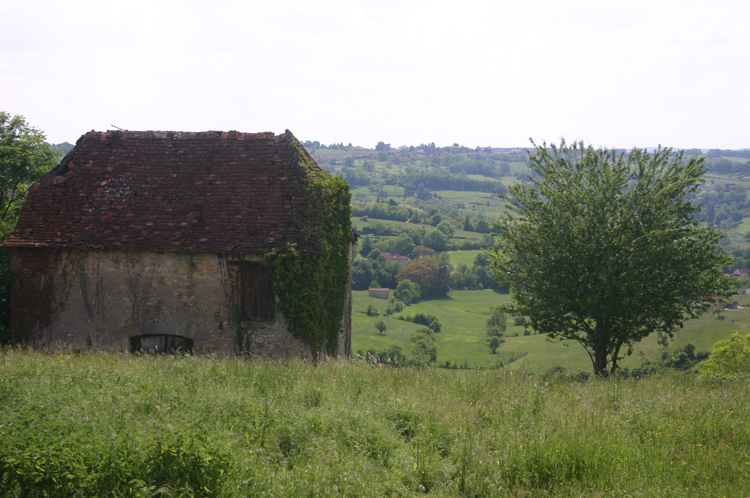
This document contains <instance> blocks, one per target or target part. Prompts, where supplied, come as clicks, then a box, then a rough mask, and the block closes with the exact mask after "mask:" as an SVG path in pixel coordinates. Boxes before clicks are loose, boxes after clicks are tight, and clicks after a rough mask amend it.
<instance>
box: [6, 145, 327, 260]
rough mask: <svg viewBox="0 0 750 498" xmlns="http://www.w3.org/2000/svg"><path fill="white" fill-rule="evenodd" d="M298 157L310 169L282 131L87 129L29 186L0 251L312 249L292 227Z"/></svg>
mask: <svg viewBox="0 0 750 498" xmlns="http://www.w3.org/2000/svg"><path fill="white" fill-rule="evenodd" d="M301 160H303V161H306V162H308V163H310V164H313V165H314V169H316V170H318V167H317V165H316V164H315V163H314V161H313V160H312V158H311V157H310V156H309V155H307V153H306V152H304V149H303V148H302V147H301V146H300V145H299V142H298V141H297V139H296V138H295V137H294V136H293V135H292V133H291V132H289V131H288V130H287V131H286V133H284V134H282V135H274V134H273V133H239V132H234V131H230V132H213V131H211V132H200V133H183V132H158V131H143V132H133V131H115V132H112V131H109V132H95V131H92V132H89V133H87V134H85V135H83V136H82V137H81V138H80V139H79V140H78V142H77V144H76V147H75V149H73V151H71V152H70V153H69V154H68V155H67V156H66V157H65V159H63V161H62V162H61V163H60V164H59V165H58V166H57V167H56V168H55V169H54V170H52V171H51V172H50V173H49V174H47V175H46V176H45V177H44V178H42V180H40V181H39V182H38V183H37V184H35V185H34V186H32V187H31V190H30V192H29V195H28V197H27V199H26V201H25V203H24V205H23V209H22V211H21V216H20V219H19V221H18V225H17V226H16V228H15V230H14V231H13V233H12V235H11V237H10V238H9V239H8V240H7V241H6V242H5V244H4V245H5V246H6V247H58V248H63V247H66V248H77V249H129V250H153V251H179V252H217V253H252V254H263V253H267V252H269V251H270V250H271V249H273V248H282V247H286V245H287V243H290V242H291V243H296V244H298V246H299V247H300V248H301V249H302V250H303V251H305V250H311V251H312V252H315V250H314V248H310V247H307V246H306V241H305V240H304V236H303V235H302V233H301V231H300V227H298V226H297V224H296V223H295V221H294V219H295V216H296V217H297V219H299V215H300V214H301V213H304V210H305V204H306V203H305V194H304V191H303V188H302V182H301V178H302V176H303V175H305V174H308V173H306V171H307V170H305V169H304V168H302V167H301V166H300V161H301ZM318 172H320V171H319V170H318ZM320 173H322V172H320ZM323 174H325V173H323ZM306 218H307V219H309V213H308V216H307V217H306Z"/></svg>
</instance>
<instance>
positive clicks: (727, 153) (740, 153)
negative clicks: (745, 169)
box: [708, 149, 750, 159]
mask: <svg viewBox="0 0 750 498" xmlns="http://www.w3.org/2000/svg"><path fill="white" fill-rule="evenodd" d="M708 157H709V159H714V158H721V157H744V158H746V159H750V149H742V150H730V149H709V150H708Z"/></svg>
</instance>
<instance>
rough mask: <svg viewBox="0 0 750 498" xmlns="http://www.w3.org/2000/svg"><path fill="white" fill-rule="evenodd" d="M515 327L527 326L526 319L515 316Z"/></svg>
mask: <svg viewBox="0 0 750 498" xmlns="http://www.w3.org/2000/svg"><path fill="white" fill-rule="evenodd" d="M513 325H515V326H516V327H523V326H524V325H526V318H524V317H522V316H514V317H513Z"/></svg>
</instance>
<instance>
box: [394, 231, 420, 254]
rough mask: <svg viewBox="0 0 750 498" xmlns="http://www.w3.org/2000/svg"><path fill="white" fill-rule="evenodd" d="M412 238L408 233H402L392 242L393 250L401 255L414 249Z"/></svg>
mask: <svg viewBox="0 0 750 498" xmlns="http://www.w3.org/2000/svg"><path fill="white" fill-rule="evenodd" d="M414 247H416V246H415V244H414V240H412V238H411V237H409V236H408V235H402V236H401V237H399V238H398V239H396V242H395V243H394V244H393V250H394V251H396V252H397V253H399V254H400V255H402V256H408V255H409V254H411V252H412V251H413V250H414Z"/></svg>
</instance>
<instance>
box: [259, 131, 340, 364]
mask: <svg viewBox="0 0 750 498" xmlns="http://www.w3.org/2000/svg"><path fill="white" fill-rule="evenodd" d="M291 146H292V147H293V148H295V150H296V152H297V156H298V158H299V159H298V160H299V166H300V168H301V169H302V171H303V174H302V176H301V180H302V187H303V189H304V191H305V199H306V202H305V204H304V209H303V210H302V212H296V213H295V222H296V223H297V225H298V226H299V227H300V229H301V230H302V232H303V234H304V235H305V238H306V240H307V246H308V251H307V252H308V253H309V254H303V252H305V251H303V250H301V249H300V247H297V245H296V244H288V245H287V247H286V249H285V250H284V251H277V250H274V251H272V252H271V253H269V254H267V255H266V261H267V262H268V264H269V265H270V267H271V273H272V277H273V286H274V291H275V292H276V295H277V296H278V297H279V307H280V308H281V312H282V313H283V314H284V317H285V318H286V321H287V328H288V329H289V331H290V332H291V333H292V334H293V335H294V336H295V337H297V338H298V339H302V340H304V341H306V342H307V343H308V344H310V349H311V350H312V354H313V358H314V359H315V360H317V358H318V355H319V354H320V352H321V351H322V350H323V348H325V349H326V351H327V352H328V353H329V354H330V353H333V354H335V352H336V351H337V349H338V335H339V331H340V330H341V319H342V317H343V316H344V308H345V302H346V289H347V284H348V281H349V250H350V246H351V240H352V230H351V225H350V223H351V221H350V220H351V206H350V198H351V194H350V193H349V185H348V184H347V183H346V182H345V181H344V179H343V178H340V177H334V176H331V175H329V174H328V173H326V172H324V171H322V170H321V169H320V168H317V167H315V166H314V165H313V164H312V163H311V162H309V161H308V159H307V158H308V156H307V155H306V154H305V153H304V152H303V151H302V149H301V148H300V147H299V145H298V144H297V143H296V141H295V142H292V143H291Z"/></svg>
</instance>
